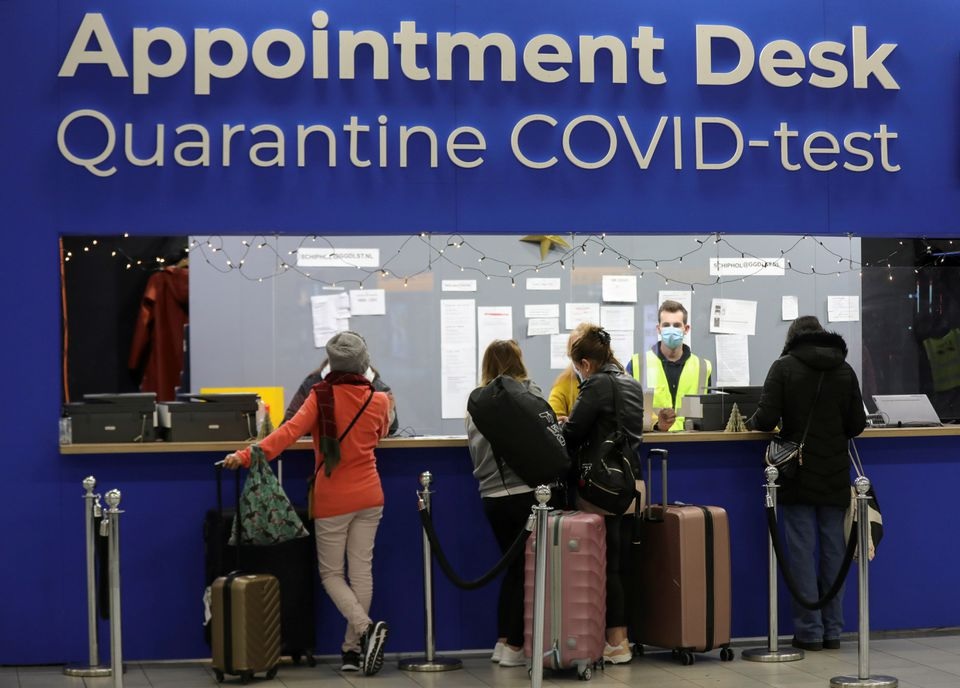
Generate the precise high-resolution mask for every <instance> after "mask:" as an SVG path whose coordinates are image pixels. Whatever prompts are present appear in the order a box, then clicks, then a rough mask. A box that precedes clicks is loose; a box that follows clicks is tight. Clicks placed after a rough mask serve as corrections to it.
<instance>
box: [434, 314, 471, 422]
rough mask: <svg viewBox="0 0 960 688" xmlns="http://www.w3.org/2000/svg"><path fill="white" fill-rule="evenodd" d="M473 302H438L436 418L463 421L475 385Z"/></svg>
mask: <svg viewBox="0 0 960 688" xmlns="http://www.w3.org/2000/svg"><path fill="white" fill-rule="evenodd" d="M475 304H476V302H475V301H474V300H473V299H441V300H440V408H441V413H440V415H441V416H442V417H443V418H463V417H464V415H465V414H466V411H467V397H468V396H470V392H471V390H473V388H474V387H476V386H477V348H476V347H477V319H476V312H475V310H474V307H475Z"/></svg>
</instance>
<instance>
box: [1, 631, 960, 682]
mask: <svg viewBox="0 0 960 688" xmlns="http://www.w3.org/2000/svg"><path fill="white" fill-rule="evenodd" d="M740 649H742V648H737V658H736V659H735V660H734V661H732V662H720V661H719V659H718V658H717V653H716V652H713V653H711V654H709V655H698V656H697V661H696V663H695V664H694V665H692V666H687V667H685V666H681V665H680V664H679V663H677V662H675V661H674V660H672V659H671V657H670V653H668V652H667V653H664V652H648V654H647V655H646V656H644V657H643V658H640V659H635V660H634V661H633V663H632V664H629V665H626V666H613V667H607V669H606V671H604V672H599V671H598V672H597V673H596V674H595V675H594V678H593V680H592V681H591V682H590V683H588V684H581V683H579V682H578V681H577V679H576V675H575V674H573V673H564V674H551V673H550V672H547V673H546V674H545V676H544V685H545V686H549V687H550V688H554V687H555V686H558V685H567V686H570V688H572V687H573V686H578V685H584V686H587V685H589V686H591V687H592V688H622V687H623V686H639V687H649V688H769V687H770V686H774V687H776V688H825V687H826V686H829V684H830V678H831V677H833V676H839V675H856V673H857V644H856V642H855V641H850V642H844V643H843V648H842V649H841V650H839V651H823V652H808V653H807V656H806V658H805V659H803V660H802V661H799V662H790V663H785V664H758V663H753V662H745V661H743V660H742V659H741V658H740ZM337 669H338V664H332V663H329V662H320V663H318V664H317V666H316V667H313V668H310V667H307V666H305V665H303V666H293V665H289V664H284V665H282V666H281V667H280V671H279V673H278V674H277V677H276V678H275V679H274V680H273V681H264V680H262V679H259V680H254V682H252V683H251V684H250V685H251V686H255V687H258V686H265V687H266V686H270V687H272V688H281V687H283V686H287V687H289V688H524V687H525V686H528V685H529V684H530V682H529V679H528V678H527V672H526V670H525V669H524V668H522V667H521V668H515V669H501V668H500V667H498V666H496V665H494V664H492V663H491V662H490V661H489V660H488V659H487V658H486V657H477V656H471V657H468V658H466V659H465V661H464V668H463V669H462V670H461V671H453V672H448V673H442V674H417V673H407V672H402V671H400V670H399V669H397V663H396V661H395V658H392V657H391V658H390V659H389V661H388V662H387V663H386V664H385V666H384V669H383V671H381V672H380V673H379V674H378V675H377V676H374V677H370V678H366V677H363V676H361V675H358V674H341V673H340V672H339V671H338V670H337ZM870 670H871V673H873V674H886V675H890V676H894V677H896V678H898V679H899V680H900V688H956V687H958V686H960V635H947V636H944V635H938V636H929V637H920V638H917V637H913V638H909V639H884V640H874V641H872V642H871V653H870ZM112 685H113V683H112V679H109V678H106V679H80V678H69V677H67V676H64V675H63V673H62V670H61V668H60V667H4V668H0V688H61V687H70V688H110V687H111V686H112ZM123 685H124V686H126V687H128V688H147V687H153V688H200V687H201V686H216V685H218V684H217V682H216V679H215V678H214V675H213V672H212V671H211V669H210V666H209V664H203V663H196V662H184V663H141V664H132V665H130V666H129V667H128V671H127V673H126V674H125V675H124V680H123ZM224 685H240V682H239V680H238V679H236V678H233V679H228V680H227V682H226V683H225V684H224Z"/></svg>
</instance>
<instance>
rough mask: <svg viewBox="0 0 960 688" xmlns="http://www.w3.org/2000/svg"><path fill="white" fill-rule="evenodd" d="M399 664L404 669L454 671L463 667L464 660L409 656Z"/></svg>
mask: <svg viewBox="0 0 960 688" xmlns="http://www.w3.org/2000/svg"><path fill="white" fill-rule="evenodd" d="M398 666H399V667H400V669H402V670H403V671H454V670H456V669H462V668H463V662H462V661H460V660H459V659H457V658H456V657H434V658H433V660H432V661H431V660H428V659H427V658H426V657H409V658H407V659H401V660H400V662H399V664H398Z"/></svg>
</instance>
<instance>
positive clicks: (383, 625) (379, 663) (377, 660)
mask: <svg viewBox="0 0 960 688" xmlns="http://www.w3.org/2000/svg"><path fill="white" fill-rule="evenodd" d="M388 632H389V629H388V628H387V622H386V621H377V622H376V623H372V624H370V625H369V626H367V630H366V631H364V633H363V636H362V637H361V638H360V648H361V649H360V652H361V654H362V655H363V660H362V669H363V673H364V674H365V675H367V676H373V675H374V674H375V673H377V672H378V671H380V669H381V668H382V667H383V645H384V643H386V642H387V633H388Z"/></svg>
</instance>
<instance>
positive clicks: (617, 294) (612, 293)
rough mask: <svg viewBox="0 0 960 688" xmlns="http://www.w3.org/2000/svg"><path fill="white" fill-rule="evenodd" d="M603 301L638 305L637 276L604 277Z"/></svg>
mask: <svg viewBox="0 0 960 688" xmlns="http://www.w3.org/2000/svg"><path fill="white" fill-rule="evenodd" d="M601 282H602V284H603V300H604V301H610V302H613V303H636V302H637V276H636V275H604V276H603V278H602V280H601Z"/></svg>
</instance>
